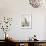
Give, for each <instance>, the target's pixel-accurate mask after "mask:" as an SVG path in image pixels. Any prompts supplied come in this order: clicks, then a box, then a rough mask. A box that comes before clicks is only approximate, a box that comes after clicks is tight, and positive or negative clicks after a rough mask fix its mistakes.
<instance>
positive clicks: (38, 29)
mask: <svg viewBox="0 0 46 46" xmlns="http://www.w3.org/2000/svg"><path fill="white" fill-rule="evenodd" d="M25 1H26V2H25ZM45 12H46V8H32V7H31V6H30V4H29V1H28V0H0V16H9V17H13V22H12V27H11V30H10V31H9V33H10V34H11V35H13V36H14V37H16V39H17V40H27V39H28V38H29V37H32V36H33V35H34V34H36V35H37V38H38V39H39V40H44V39H45V34H46V33H45V28H44V27H45V15H46V13H45ZM31 13H32V29H21V28H20V16H21V15H23V14H31ZM44 33H45V34H44ZM0 34H1V33H0ZM0 39H2V36H1V37H0Z"/></svg>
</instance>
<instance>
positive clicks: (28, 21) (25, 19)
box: [20, 14, 32, 29]
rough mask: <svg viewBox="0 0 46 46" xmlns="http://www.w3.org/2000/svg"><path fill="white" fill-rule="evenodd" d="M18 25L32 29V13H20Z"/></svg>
mask: <svg viewBox="0 0 46 46" xmlns="http://www.w3.org/2000/svg"><path fill="white" fill-rule="evenodd" d="M20 20H21V21H20V23H21V24H20V25H21V28H22V29H32V15H31V14H24V15H21V19H20Z"/></svg>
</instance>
